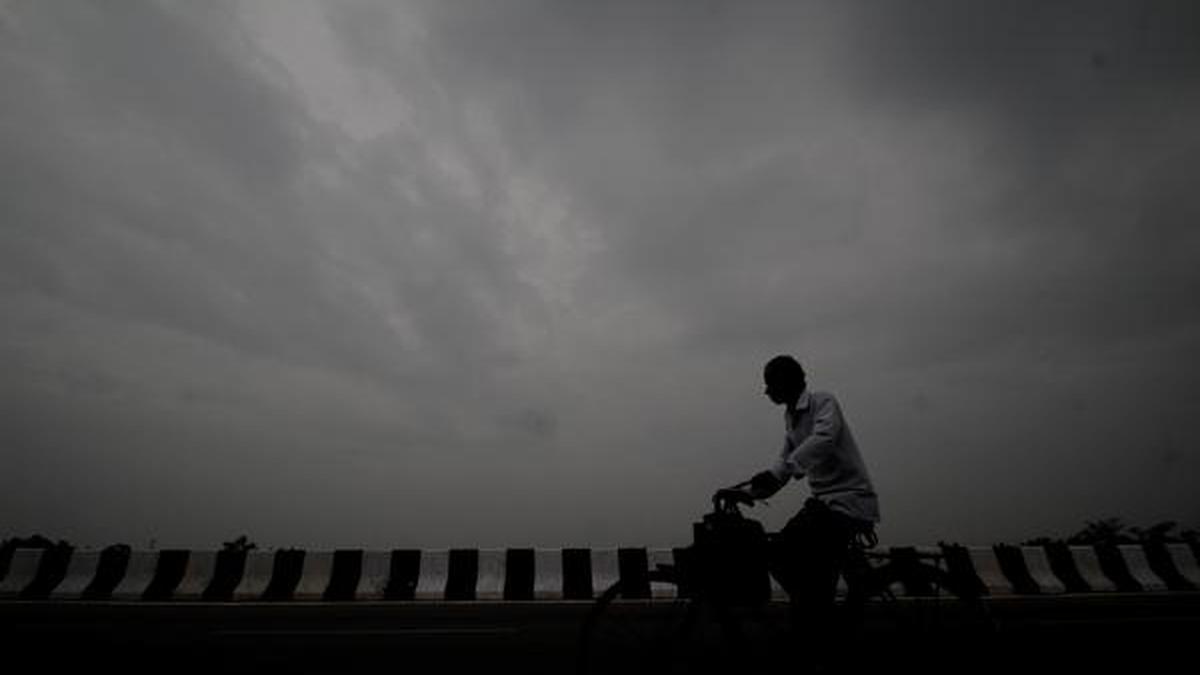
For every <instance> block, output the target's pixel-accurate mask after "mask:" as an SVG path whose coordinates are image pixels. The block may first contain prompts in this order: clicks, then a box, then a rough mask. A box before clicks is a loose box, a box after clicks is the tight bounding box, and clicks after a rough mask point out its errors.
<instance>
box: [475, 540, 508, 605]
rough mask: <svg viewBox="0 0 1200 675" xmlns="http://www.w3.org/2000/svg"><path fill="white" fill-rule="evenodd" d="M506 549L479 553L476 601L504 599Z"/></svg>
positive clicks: (484, 550) (486, 550) (487, 550)
mask: <svg viewBox="0 0 1200 675" xmlns="http://www.w3.org/2000/svg"><path fill="white" fill-rule="evenodd" d="M507 555H508V552H507V551H505V550H504V549H483V550H481V551H479V567H478V571H477V577H476V582H475V599H476V600H502V599H504V578H505V559H506V557H507Z"/></svg>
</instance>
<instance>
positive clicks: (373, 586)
mask: <svg viewBox="0 0 1200 675" xmlns="http://www.w3.org/2000/svg"><path fill="white" fill-rule="evenodd" d="M391 567H392V552H391V551H364V552H363V559H362V575H361V576H360V577H359V580H358V589H357V591H356V592H355V594H354V599H356V600H383V596H384V592H385V591H386V590H387V587H388V581H389V576H390V575H391Z"/></svg>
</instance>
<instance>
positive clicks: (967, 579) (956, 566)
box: [940, 543, 989, 598]
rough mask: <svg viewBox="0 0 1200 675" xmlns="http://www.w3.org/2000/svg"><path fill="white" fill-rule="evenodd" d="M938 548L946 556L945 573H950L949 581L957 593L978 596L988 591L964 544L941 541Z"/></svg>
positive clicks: (964, 595) (970, 596)
mask: <svg viewBox="0 0 1200 675" xmlns="http://www.w3.org/2000/svg"><path fill="white" fill-rule="evenodd" d="M940 548H941V549H942V555H943V556H945V558H946V573H947V574H949V575H950V580H951V583H953V584H954V585H955V591H957V592H958V594H959V595H962V596H963V597H969V598H978V597H980V596H984V595H987V594H988V593H989V591H988V587H987V584H985V583H983V579H980V578H979V573H978V572H976V571H975V563H973V562H971V552H970V551H968V550H967V547H966V546H963V545H962V544H945V543H943V544H941V545H940Z"/></svg>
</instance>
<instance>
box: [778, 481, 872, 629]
mask: <svg viewBox="0 0 1200 675" xmlns="http://www.w3.org/2000/svg"><path fill="white" fill-rule="evenodd" d="M871 527H872V524H871V523H864V522H862V521H859V520H857V519H855V518H851V517H850V516H847V515H845V514H843V513H839V512H837V511H834V510H832V509H830V508H829V507H828V506H827V505H826V504H825V503H824V502H822V501H820V500H819V499H816V498H810V499H808V500H807V501H806V502H805V503H804V507H803V508H801V509H800V511H799V512H797V513H796V515H794V516H792V518H791V519H790V520H788V522H787V524H786V525H785V526H784V528H783V529H782V530H780V532H779V534H777V535H776V536H775V537H773V538H772V539H771V542H770V544H769V545H770V546H771V550H770V555H769V560H770V561H771V563H770V565H771V574H772V576H774V577H775V579H776V580H778V581H779V585H781V586H783V589H784V590H785V591H787V594H788V600H789V604H790V611H791V619H792V628H793V630H794V631H795V632H796V634H797V637H798V638H799V639H802V640H803V641H805V642H810V643H811V644H817V645H824V646H833V645H836V644H837V643H838V638H839V637H840V635H839V631H838V626H837V621H836V618H837V615H836V612H835V610H836V598H837V580H838V575H839V574H840V573H841V571H842V569H843V567H845V564H846V560H847V557H848V552H849V550H850V545H851V543H852V542H853V540H854V537H855V536H856V535H857V534H859V533H860V532H864V531H868V530H869V529H870V528H871Z"/></svg>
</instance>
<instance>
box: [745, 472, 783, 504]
mask: <svg viewBox="0 0 1200 675" xmlns="http://www.w3.org/2000/svg"><path fill="white" fill-rule="evenodd" d="M781 487H783V481H781V480H779V479H778V478H776V477H775V474H773V473H771V472H770V471H760V472H758V473H756V474H754V477H753V478H751V479H750V494H751V495H752V496H753V497H754V498H755V499H766V498H767V497H770V496H771V495H773V494H775V493H776V492H779V488H781Z"/></svg>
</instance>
